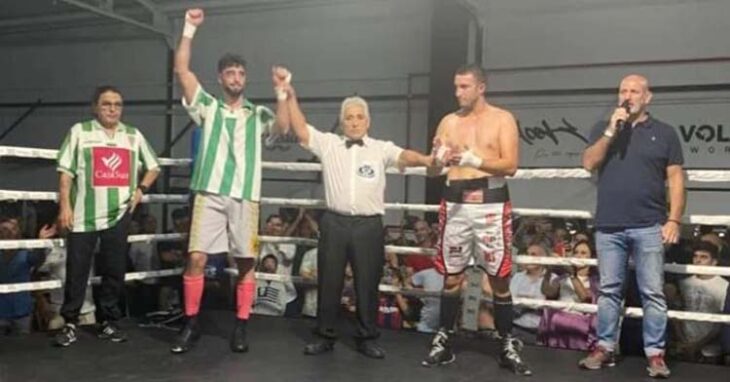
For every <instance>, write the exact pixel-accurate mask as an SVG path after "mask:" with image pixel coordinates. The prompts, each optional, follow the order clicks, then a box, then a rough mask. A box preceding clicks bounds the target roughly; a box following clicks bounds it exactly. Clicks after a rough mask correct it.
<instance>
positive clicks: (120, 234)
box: [56, 86, 159, 347]
mask: <svg viewBox="0 0 730 382" xmlns="http://www.w3.org/2000/svg"><path fill="white" fill-rule="evenodd" d="M122 105H123V104H122V95H121V93H120V92H119V90H117V89H116V88H114V87H112V86H101V87H99V88H97V90H96V92H95V94H94V98H93V106H94V112H95V116H96V118H94V119H92V120H90V121H85V122H80V123H77V124H75V125H74V126H73V127H72V128H71V131H69V133H68V134H67V135H66V139H65V140H64V141H63V144H62V145H61V150H60V151H59V152H58V159H57V162H58V172H59V173H60V192H59V196H58V202H59V207H60V210H59V226H60V227H61V228H62V229H65V230H67V231H69V234H68V237H67V239H66V245H67V248H68V249H67V253H68V255H67V259H66V286H65V289H64V296H63V306H62V307H61V315H62V316H63V318H64V320H65V322H66V324H65V326H64V327H63V329H62V330H61V332H59V333H58V334H57V335H56V344H57V345H58V346H62V347H66V346H69V345H71V344H72V343H74V342H76V339H77V337H76V325H77V320H78V317H79V312H80V310H81V305H82V304H83V303H84V296H85V294H86V285H87V283H88V279H89V271H90V269H91V260H92V256H93V255H94V250H95V248H96V245H97V243H98V242H100V253H99V256H97V257H96V265H97V267H96V268H97V270H98V272H99V273H100V275H101V277H102V281H101V289H100V295H99V306H98V311H99V313H100V315H101V328H100V332H99V337H100V338H105V339H109V340H111V341H113V342H124V341H126V339H127V337H126V335H125V334H124V333H123V332H122V331H121V330H120V329H119V328H118V327H117V325H116V324H115V322H116V321H117V320H119V319H120V318H121V317H122V312H121V311H120V309H119V297H120V296H121V294H122V293H123V291H124V273H125V271H126V266H127V260H126V259H127V258H126V256H127V234H128V227H129V220H130V216H131V214H132V212H133V211H134V209H135V207H136V206H137V204H138V203H139V202H140V200H141V199H142V195H143V194H144V193H145V192H146V191H147V190H148V189H149V187H150V186H151V185H152V183H153V182H154V181H155V179H156V178H157V175H158V174H159V164H158V162H157V156H156V155H155V153H154V151H153V150H152V148H151V147H150V145H149V144H148V143H147V140H145V138H144V136H143V135H142V133H141V132H140V131H139V130H138V129H136V128H134V127H132V126H130V125H127V124H125V123H123V122H122V121H121V120H120V119H121V116H122ZM141 167H144V169H145V170H146V172H145V174H144V177H143V178H142V181H141V182H138V177H139V173H140V170H141Z"/></svg>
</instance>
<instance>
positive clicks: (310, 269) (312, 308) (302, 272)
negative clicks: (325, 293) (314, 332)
mask: <svg viewBox="0 0 730 382" xmlns="http://www.w3.org/2000/svg"><path fill="white" fill-rule="evenodd" d="M299 276H301V277H302V278H303V279H304V280H305V281H306V282H308V283H313V284H316V283H317V248H312V249H310V250H309V251H307V252H305V253H304V256H303V257H302V264H301V266H300V267H299ZM302 291H303V293H302V295H303V297H304V302H303V304H302V314H303V315H305V316H307V317H317V286H316V285H307V286H304V287H303V288H302Z"/></svg>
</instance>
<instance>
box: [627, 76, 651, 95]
mask: <svg viewBox="0 0 730 382" xmlns="http://www.w3.org/2000/svg"><path fill="white" fill-rule="evenodd" d="M624 83H627V84H628V83H636V84H637V85H639V86H641V87H642V88H643V89H644V90H645V91H649V80H648V79H647V78H646V77H644V76H642V75H640V74H629V75H628V76H626V77H624V78H623V79H622V80H621V85H623V84H624Z"/></svg>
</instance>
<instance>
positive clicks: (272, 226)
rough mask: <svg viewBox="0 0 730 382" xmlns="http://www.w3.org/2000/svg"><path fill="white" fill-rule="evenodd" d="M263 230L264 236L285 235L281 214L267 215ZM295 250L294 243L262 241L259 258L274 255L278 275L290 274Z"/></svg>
mask: <svg viewBox="0 0 730 382" xmlns="http://www.w3.org/2000/svg"><path fill="white" fill-rule="evenodd" d="M263 231H264V235H266V236H285V231H284V221H283V220H282V219H281V216H279V215H276V214H272V215H269V217H268V218H266V225H265V226H264V230H263ZM296 250H297V249H296V246H295V245H294V244H278V243H263V244H262V245H261V250H260V253H259V258H261V259H263V258H264V257H266V256H268V255H274V256H276V260H277V261H278V268H277V269H278V273H279V274H280V275H289V276H291V274H292V264H293V261H294V255H295V254H296ZM295 297H296V296H295Z"/></svg>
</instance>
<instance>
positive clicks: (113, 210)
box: [106, 187, 120, 226]
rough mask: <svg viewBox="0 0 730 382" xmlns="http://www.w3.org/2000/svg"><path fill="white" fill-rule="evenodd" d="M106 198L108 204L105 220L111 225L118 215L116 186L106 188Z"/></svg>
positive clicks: (117, 191)
mask: <svg viewBox="0 0 730 382" xmlns="http://www.w3.org/2000/svg"><path fill="white" fill-rule="evenodd" d="M106 198H107V199H106V200H107V202H106V205H107V206H108V210H107V215H106V221H107V223H108V224H109V226H111V225H112V224H114V223H115V222H116V220H117V216H119V207H120V206H119V189H118V188H116V187H109V188H107V190H106Z"/></svg>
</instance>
